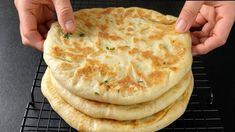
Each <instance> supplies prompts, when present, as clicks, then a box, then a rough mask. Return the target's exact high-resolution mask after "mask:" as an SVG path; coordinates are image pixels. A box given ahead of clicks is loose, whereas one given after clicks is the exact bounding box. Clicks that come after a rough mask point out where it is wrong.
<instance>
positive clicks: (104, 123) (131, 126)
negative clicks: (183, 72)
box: [41, 74, 193, 132]
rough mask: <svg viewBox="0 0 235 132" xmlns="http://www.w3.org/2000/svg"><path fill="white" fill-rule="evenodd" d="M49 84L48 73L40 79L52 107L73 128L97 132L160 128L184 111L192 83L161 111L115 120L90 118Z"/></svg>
mask: <svg viewBox="0 0 235 132" xmlns="http://www.w3.org/2000/svg"><path fill="white" fill-rule="evenodd" d="M48 84H50V78H49V74H45V75H44V76H43V79H42V85H41V89H42V93H43V95H44V96H45V97H46V98H47V99H48V101H49V103H50V104H51V106H52V108H53V109H54V110H55V111H56V112H57V113H58V114H59V115H60V116H61V117H62V118H63V119H64V120H65V121H66V122H67V123H68V124H69V125H70V126H72V127H73V128H75V129H77V130H79V131H97V132H109V131H112V132H132V131H133V132H146V131H157V130H160V129H162V128H164V127H166V126H167V125H169V124H170V123H172V122H173V121H175V120H176V119H177V118H179V117H180V116H181V115H182V114H183V113H184V111H185V109H186V106H187V104H188V101H189V98H190V95H191V93H192V90H193V84H192V85H190V86H189V88H187V90H186V91H185V93H184V94H183V95H182V96H181V97H180V98H179V99H177V101H175V102H174V103H172V104H171V105H169V106H168V107H167V108H165V109H163V110H162V111H160V112H158V113H155V114H153V115H152V116H149V117H145V118H142V119H139V120H130V121H117V120H111V119H99V118H92V117H90V116H87V115H85V114H83V113H82V112H80V111H79V110H77V109H75V108H74V107H72V106H71V105H69V104H68V103H67V102H66V101H65V100H64V99H63V98H62V97H61V96H60V95H59V94H58V93H57V91H56V89H55V88H54V87H52V86H51V85H48Z"/></svg>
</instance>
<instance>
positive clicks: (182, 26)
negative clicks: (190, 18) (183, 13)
mask: <svg viewBox="0 0 235 132" xmlns="http://www.w3.org/2000/svg"><path fill="white" fill-rule="evenodd" d="M175 30H176V31H177V32H180V33H184V32H186V31H187V22H186V21H185V20H184V19H179V20H178V21H177V23H176V26H175Z"/></svg>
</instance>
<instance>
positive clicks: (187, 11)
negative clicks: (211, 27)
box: [183, 8, 198, 17]
mask: <svg viewBox="0 0 235 132" xmlns="http://www.w3.org/2000/svg"><path fill="white" fill-rule="evenodd" d="M183 13H184V15H186V16H189V17H192V16H196V15H197V14H198V12H195V11H194V10H192V9H190V8H185V9H184V11H183Z"/></svg>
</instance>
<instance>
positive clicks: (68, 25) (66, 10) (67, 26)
mask: <svg viewBox="0 0 235 132" xmlns="http://www.w3.org/2000/svg"><path fill="white" fill-rule="evenodd" d="M52 1H53V3H54V5H55V9H56V13H57V16H58V20H59V24H60V26H61V27H62V29H63V30H64V31H65V32H74V31H75V22H74V16H73V10H72V7H71V3H70V0H52Z"/></svg>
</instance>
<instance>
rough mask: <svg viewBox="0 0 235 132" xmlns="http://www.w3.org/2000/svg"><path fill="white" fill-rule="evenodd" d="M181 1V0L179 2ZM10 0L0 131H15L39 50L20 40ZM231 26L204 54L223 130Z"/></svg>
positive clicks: (0, 74) (230, 94)
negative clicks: (218, 43) (216, 46)
mask: <svg viewBox="0 0 235 132" xmlns="http://www.w3.org/2000/svg"><path fill="white" fill-rule="evenodd" d="M181 5H182V4H181ZM18 25H19V20H18V15H17V12H16V10H15V7H14V4H13V0H12V1H11V0H9V1H7V0H1V1H0V29H1V32H0V46H1V47H0V131H3V132H14V131H19V129H20V125H21V121H22V118H23V114H24V111H25V106H26V104H27V102H28V100H29V95H30V88H31V87H32V83H33V77H34V74H35V71H36V68H37V64H38V61H39V58H40V54H41V53H40V52H38V51H36V50H34V49H32V48H29V47H25V46H23V45H22V44H21V39H20V34H19V30H18ZM234 37H235V29H234V27H233V30H232V32H231V34H230V37H229V39H228V41H227V44H226V45H225V46H222V47H221V48H219V49H217V50H214V51H213V52H211V53H209V54H207V55H204V60H205V62H206V66H207V69H208V74H209V80H210V82H211V85H212V87H213V91H214V95H215V103H216V104H217V105H218V108H219V109H220V110H221V115H222V116H223V117H224V125H225V129H226V132H227V131H228V132H232V130H234V128H233V129H232V127H234V106H235V101H234V100H235V98H234V94H235V92H234V89H235V70H234V67H235V65H234V60H235V59H234V57H235V39H234Z"/></svg>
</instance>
